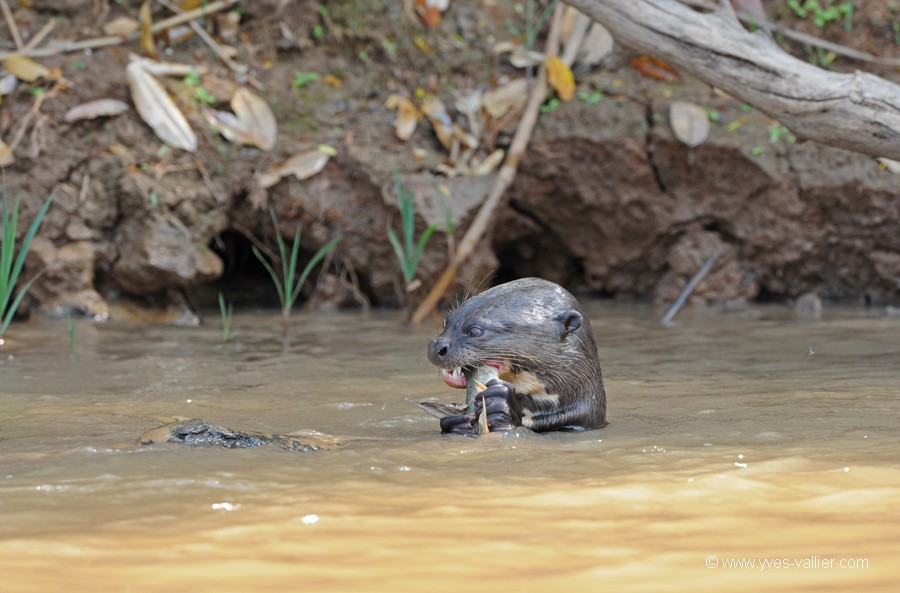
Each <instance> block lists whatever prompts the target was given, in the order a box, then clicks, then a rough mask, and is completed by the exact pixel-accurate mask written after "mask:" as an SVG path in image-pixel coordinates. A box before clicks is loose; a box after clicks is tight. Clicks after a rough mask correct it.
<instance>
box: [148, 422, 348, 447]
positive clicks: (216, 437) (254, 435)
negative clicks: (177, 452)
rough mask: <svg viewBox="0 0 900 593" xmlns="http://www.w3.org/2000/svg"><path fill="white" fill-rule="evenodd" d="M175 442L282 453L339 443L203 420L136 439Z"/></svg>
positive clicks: (166, 426)
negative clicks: (273, 448)
mask: <svg viewBox="0 0 900 593" xmlns="http://www.w3.org/2000/svg"><path fill="white" fill-rule="evenodd" d="M162 443H175V444H179V445H187V446H189V447H223V448H225V449H248V448H252V447H264V446H270V447H276V448H278V449H283V450H285V451H298V452H301V453H309V452H312V451H319V450H321V449H335V448H338V447H340V446H341V444H342V443H341V441H340V440H338V439H335V438H334V437H328V436H326V435H315V436H299V435H296V436H295V435H282V434H264V433H261V432H252V431H246V430H237V429H233V428H227V427H224V426H219V425H216V424H211V423H209V422H206V421H205V420H200V419H191V420H182V421H176V422H171V423H169V424H164V425H163V426H159V427H157V428H153V429H151V430H148V431H147V432H145V433H144V434H142V435H141V436H139V437H138V444H141V445H158V444H162Z"/></svg>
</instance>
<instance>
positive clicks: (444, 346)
mask: <svg viewBox="0 0 900 593" xmlns="http://www.w3.org/2000/svg"><path fill="white" fill-rule="evenodd" d="M449 351H450V340H448V339H447V338H435V339H434V340H432V342H431V353H432V355H433V356H434V357H435V358H443V357H445V356H447V353H448V352H449Z"/></svg>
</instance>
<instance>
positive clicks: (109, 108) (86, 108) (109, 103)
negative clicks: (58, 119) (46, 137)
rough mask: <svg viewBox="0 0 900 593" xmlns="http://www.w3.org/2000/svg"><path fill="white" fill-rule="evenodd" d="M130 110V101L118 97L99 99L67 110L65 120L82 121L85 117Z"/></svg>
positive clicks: (70, 121)
mask: <svg viewBox="0 0 900 593" xmlns="http://www.w3.org/2000/svg"><path fill="white" fill-rule="evenodd" d="M126 111H128V103H125V102H124V101H119V100H117V99H97V100H96V101H89V102H87V103H82V104H81V105H76V106H75V107H73V108H71V109H69V110H68V111H66V114H65V115H64V116H63V120H65V121H66V122H68V123H73V122H76V121H81V120H83V119H94V118H97V117H109V116H112V115H119V114H120V113H125V112H126Z"/></svg>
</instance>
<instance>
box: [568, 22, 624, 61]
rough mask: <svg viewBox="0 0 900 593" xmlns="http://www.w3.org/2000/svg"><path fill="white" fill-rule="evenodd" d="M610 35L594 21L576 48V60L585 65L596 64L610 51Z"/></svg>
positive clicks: (612, 44)
mask: <svg viewBox="0 0 900 593" xmlns="http://www.w3.org/2000/svg"><path fill="white" fill-rule="evenodd" d="M614 45H615V44H614V42H613V38H612V35H610V33H609V31H608V30H607V29H606V27H604V26H603V25H601V24H600V23H594V24H593V25H591V28H590V29H589V30H588V34H587V37H585V38H584V41H583V42H582V44H581V48H579V50H578V57H577V58H576V61H577V62H578V63H580V64H583V65H585V66H596V65H597V64H599V63H600V62H602V61H603V60H604V59H605V58H606V56H608V55H609V54H611V53H612V51H613V47H614Z"/></svg>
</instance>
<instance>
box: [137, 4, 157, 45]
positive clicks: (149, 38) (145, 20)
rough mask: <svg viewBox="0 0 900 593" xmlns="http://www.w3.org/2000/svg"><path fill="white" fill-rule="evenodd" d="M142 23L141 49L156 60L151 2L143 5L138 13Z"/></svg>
mask: <svg viewBox="0 0 900 593" xmlns="http://www.w3.org/2000/svg"><path fill="white" fill-rule="evenodd" d="M138 18H139V19H140V23H141V48H142V49H143V50H144V52H145V53H146V54H147V55H148V56H150V57H151V58H156V56H157V53H156V44H155V43H154V42H153V14H152V12H151V10H150V0H147V1H146V2H144V3H143V4H141V9H140V10H139V11H138Z"/></svg>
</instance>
